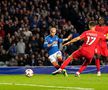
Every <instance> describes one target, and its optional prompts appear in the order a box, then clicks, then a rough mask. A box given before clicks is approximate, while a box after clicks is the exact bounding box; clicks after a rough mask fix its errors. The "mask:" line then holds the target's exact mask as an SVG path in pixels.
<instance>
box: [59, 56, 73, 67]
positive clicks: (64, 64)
mask: <svg viewBox="0 0 108 90" xmlns="http://www.w3.org/2000/svg"><path fill="white" fill-rule="evenodd" d="M72 59H73V58H72V56H69V57H68V58H67V59H66V60H65V61H64V62H63V64H62V65H61V67H60V68H61V69H64V68H65V67H66V66H67V65H68V64H69V63H70V61H71V60H72Z"/></svg>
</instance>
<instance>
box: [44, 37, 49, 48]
mask: <svg viewBox="0 0 108 90" xmlns="http://www.w3.org/2000/svg"><path fill="white" fill-rule="evenodd" d="M47 47H48V39H47V38H46V37H45V40H44V48H47Z"/></svg>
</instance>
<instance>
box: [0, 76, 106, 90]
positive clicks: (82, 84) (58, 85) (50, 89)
mask: <svg viewBox="0 0 108 90" xmlns="http://www.w3.org/2000/svg"><path fill="white" fill-rule="evenodd" d="M0 90H108V74H102V76H100V77H98V76H96V74H81V76H80V77H75V76H74V74H69V76H68V77H65V76H63V75H55V76H53V75H42V74H36V75H34V76H33V77H31V78H29V77H26V76H25V75H0Z"/></svg>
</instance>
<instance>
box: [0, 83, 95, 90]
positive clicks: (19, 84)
mask: <svg viewBox="0 0 108 90" xmlns="http://www.w3.org/2000/svg"><path fill="white" fill-rule="evenodd" d="M0 85H15V86H33V87H46V88H55V89H57V88H58V89H75V90H94V88H81V87H64V86H47V85H38V84H21V83H0Z"/></svg>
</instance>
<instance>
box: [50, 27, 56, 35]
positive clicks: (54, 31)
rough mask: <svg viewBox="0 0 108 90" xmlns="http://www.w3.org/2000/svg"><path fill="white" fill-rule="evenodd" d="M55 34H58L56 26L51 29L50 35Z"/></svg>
mask: <svg viewBox="0 0 108 90" xmlns="http://www.w3.org/2000/svg"><path fill="white" fill-rule="evenodd" d="M55 34H56V28H54V27H52V28H51V29H50V35H51V36H54V35H55Z"/></svg>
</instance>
